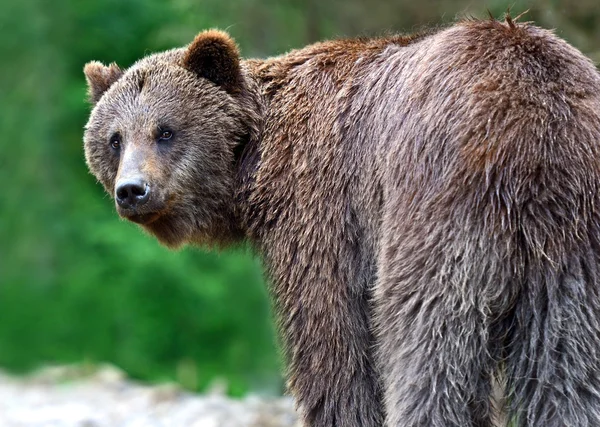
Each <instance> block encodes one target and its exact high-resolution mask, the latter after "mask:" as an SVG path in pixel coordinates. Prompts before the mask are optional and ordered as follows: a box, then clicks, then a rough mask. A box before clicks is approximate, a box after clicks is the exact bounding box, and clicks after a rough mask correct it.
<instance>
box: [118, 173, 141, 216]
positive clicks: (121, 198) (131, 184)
mask: <svg viewBox="0 0 600 427" xmlns="http://www.w3.org/2000/svg"><path fill="white" fill-rule="evenodd" d="M149 198H150V186H149V185H148V183H147V182H145V181H144V180H142V179H141V178H133V179H131V178H130V179H125V180H121V181H119V182H118V183H117V186H116V190H115V199H116V200H117V204H118V205H119V206H120V207H121V208H123V209H135V208H137V207H139V206H141V205H143V204H144V203H146V202H147V201H148V199H149Z"/></svg>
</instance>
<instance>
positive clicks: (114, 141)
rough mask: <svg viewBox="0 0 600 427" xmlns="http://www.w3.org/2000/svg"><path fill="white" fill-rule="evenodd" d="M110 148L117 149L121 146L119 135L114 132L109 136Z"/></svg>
mask: <svg viewBox="0 0 600 427" xmlns="http://www.w3.org/2000/svg"><path fill="white" fill-rule="evenodd" d="M110 148H112V149H113V150H118V149H119V148H121V135H119V134H118V133H115V134H114V135H113V136H111V137H110Z"/></svg>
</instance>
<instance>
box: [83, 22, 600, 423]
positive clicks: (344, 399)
mask: <svg viewBox="0 0 600 427" xmlns="http://www.w3.org/2000/svg"><path fill="white" fill-rule="evenodd" d="M85 74H86V77H87V80H88V83H89V94H90V98H91V101H92V103H93V104H94V109H93V111H92V113H91V117H90V119H89V122H88V124H87V127H86V131H85V154H86V159H87V163H88V165H89V167H90V170H91V171H92V173H93V174H94V175H95V176H96V177H97V178H98V180H99V181H100V182H101V183H102V184H103V185H104V187H105V188H106V190H107V191H108V193H109V194H111V195H112V196H113V197H114V198H115V200H116V208H117V211H118V212H119V214H120V215H121V216H122V217H124V218H127V219H129V220H131V221H134V222H136V223H138V224H140V225H141V227H142V228H144V229H145V230H146V231H148V232H149V233H151V234H153V235H155V236H156V237H157V238H158V239H159V241H160V242H162V243H163V244H165V245H167V246H169V247H177V246H179V245H182V244H186V243H192V244H201V245H217V246H223V245H227V244H230V243H233V242H239V241H241V240H248V241H250V242H251V243H252V245H253V246H254V247H255V248H256V250H257V252H258V253H260V254H261V256H262V257H263V259H264V263H265V266H266V271H267V276H268V279H269V281H270V291H271V293H272V296H273V299H274V305H275V308H276V312H277V314H278V318H279V323H280V331H281V334H282V335H283V338H284V342H285V344H286V350H287V360H288V379H289V389H290V391H291V393H292V394H293V396H294V397H295V398H296V400H297V403H298V407H299V411H300V413H301V417H302V419H303V422H304V424H305V425H307V426H320V427H324V426H337V427H350V426H353V427H354V426H356V427H361V426H362V427H375V426H382V425H388V426H403V427H407V426H434V427H438V426H439V427H441V426H444V427H445V426H456V427H466V426H490V425H491V423H492V419H491V418H492V415H491V414H492V412H493V402H492V399H491V397H490V396H491V394H492V384H493V382H494V381H495V379H497V378H499V377H500V378H504V394H505V396H504V397H505V402H506V405H505V407H504V410H505V411H506V414H507V418H508V419H509V420H510V423H511V425H513V426H600V188H599V187H600V74H599V73H598V71H597V70H596V68H595V67H594V65H593V64H592V63H591V61H589V60H588V59H586V58H585V57H584V56H583V55H582V54H581V53H580V52H579V51H578V50H577V49H575V48H573V47H571V46H570V45H569V44H567V43H566V42H564V41H563V40H561V39H559V38H558V37H557V36H555V35H554V34H553V33H552V32H551V31H547V30H543V29H540V28H538V27H536V26H533V25H531V24H516V23H515V22H514V21H513V20H511V19H510V18H507V20H506V22H498V21H494V20H487V21H473V20H467V21H464V22H460V23H457V24H455V25H454V26H451V27H448V28H445V29H440V30H438V31H436V32H430V33H427V34H422V35H419V36H415V37H402V36H393V37H383V38H376V39H350V40H337V41H329V42H324V43H317V44H314V45H311V46H308V47H306V48H303V49H300V50H295V51H292V52H290V53H288V54H285V55H282V56H279V57H275V58H269V59H265V60H258V59H251V60H241V59H240V56H239V53H238V49H237V47H236V45H235V43H234V42H233V41H232V39H231V38H230V37H229V36H228V35H227V34H225V33H223V32H219V31H214V30H212V31H206V32H203V33H200V34H199V35H198V36H197V37H196V39H195V40H194V41H193V42H192V43H191V44H190V45H189V46H187V47H184V48H180V49H175V50H171V51H168V52H164V53H159V54H154V55H151V56H148V57H146V58H143V59H142V60H140V61H139V62H137V63H136V64H134V65H133V66H132V67H131V68H129V69H127V70H125V71H122V70H121V69H120V68H119V67H118V66H116V65H114V64H113V65H110V66H104V65H102V64H100V63H98V62H91V63H89V64H87V65H86V67H85Z"/></svg>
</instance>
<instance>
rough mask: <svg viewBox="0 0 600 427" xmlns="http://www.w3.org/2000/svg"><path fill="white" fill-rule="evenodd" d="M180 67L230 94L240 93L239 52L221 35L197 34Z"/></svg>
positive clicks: (228, 38)
mask: <svg viewBox="0 0 600 427" xmlns="http://www.w3.org/2000/svg"><path fill="white" fill-rule="evenodd" d="M183 66H184V68H186V69H188V70H190V71H192V72H194V73H195V74H196V75H197V76H199V77H203V78H205V79H207V80H210V81H211V82H213V83H214V84H216V85H217V86H219V87H221V88H223V89H224V90H225V91H226V92H228V93H230V94H235V93H238V92H239V91H240V90H241V89H242V86H243V79H242V71H241V69H240V52H239V50H238V48H237V45H236V44H235V42H234V41H233V39H232V38H231V37H229V34H227V33H225V32H223V31H219V30H207V31H203V32H201V33H200V34H198V35H197V36H196V38H195V39H194V41H193V42H192V43H191V44H190V45H189V46H188V48H187V51H186V52H185V56H184V58H183Z"/></svg>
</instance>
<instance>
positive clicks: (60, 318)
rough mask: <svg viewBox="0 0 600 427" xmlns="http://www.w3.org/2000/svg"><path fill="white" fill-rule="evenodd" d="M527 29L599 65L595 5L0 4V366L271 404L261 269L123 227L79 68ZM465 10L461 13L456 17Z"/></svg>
mask: <svg viewBox="0 0 600 427" xmlns="http://www.w3.org/2000/svg"><path fill="white" fill-rule="evenodd" d="M509 3H510V4H512V5H513V15H515V14H518V13H520V12H522V11H523V10H525V9H527V8H531V12H530V13H529V14H528V15H527V18H523V19H528V20H535V21H536V22H538V23H539V24H541V25H543V26H545V27H549V28H552V27H555V28H558V29H559V31H558V32H559V34H560V35H561V36H562V37H565V38H566V39H568V40H570V41H571V42H572V43H574V44H575V45H576V46H578V47H579V48H581V49H582V50H583V51H584V52H586V53H587V54H589V55H590V56H592V57H594V58H595V59H596V60H600V55H599V52H600V9H598V8H597V0H580V1H578V2H577V3H576V4H575V3H572V2H568V1H566V0H562V1H558V0H547V1H537V2H526V1H516V2H515V1H511V2H501V1H497V0H493V1H490V2H489V4H486V5H483V4H482V5H481V6H477V8H476V6H474V5H473V3H472V2H468V1H466V0H459V1H455V2H442V1H440V0H422V1H420V2H412V1H408V0H403V1H384V0H368V1H367V0H344V1H341V0H332V1H330V2H318V1H316V0H309V1H300V0H289V1H276V0H246V1H243V0H231V1H226V2H225V1H221V0H203V1H194V0H172V1H168V2H165V1H161V0H128V1H123V0H102V1H94V2H81V1H75V0H56V1H53V2H46V1H42V0H31V1H18V0H8V1H5V2H4V3H3V6H2V14H0V29H1V31H2V37H1V38H0V53H2V55H1V58H2V65H1V66H0V94H1V99H2V103H1V104H0V129H1V130H2V132H1V137H0V149H1V150H0V182H1V183H2V184H1V185H2V190H1V191H0V366H2V367H5V368H8V369H11V370H15V371H24V370H28V369H31V368H33V367H36V366H38V365H40V364H46V363H73V362H86V363H96V362H104V361H106V362H111V363H114V364H116V365H118V366H119V367H121V368H123V369H125V370H126V371H127V372H128V373H129V374H130V375H132V376H133V377H135V378H139V379H144V380H148V381H162V380H178V381H180V382H182V383H183V384H184V385H185V386H186V387H188V388H191V389H198V390H201V389H203V388H204V387H205V386H206V385H208V384H210V382H211V381H213V380H214V379H215V378H225V379H226V381H227V383H228V384H229V392H230V393H232V394H234V395H240V394H242V393H244V392H246V391H248V390H249V389H254V390H262V391H266V392H278V391H279V390H280V389H281V384H282V382H281V379H280V377H279V374H278V372H279V364H278V356H277V351H276V345H275V339H274V334H273V328H272V326H271V324H272V319H271V316H270V314H269V303H268V299H267V297H266V289H265V286H264V285H263V283H262V277H261V273H260V265H259V262H258V261H257V260H255V259H254V258H253V257H252V256H251V254H250V253H249V251H248V250H247V249H245V248H237V249H235V250H231V251H228V252H226V253H222V254H217V253H214V252H208V251H205V250H198V249H186V250H183V251H180V252H178V253H173V252H169V251H168V250H166V249H164V248H162V247H160V246H159V245H158V243H156V242H155V240H154V239H152V238H150V237H148V236H146V235H144V234H143V233H141V232H140V231H139V230H138V229H137V228H136V226H134V225H132V224H128V223H125V222H123V221H119V220H118V218H117V216H116V214H115V212H114V208H113V204H112V201H111V200H110V198H109V197H108V196H107V195H106V194H105V193H104V192H103V190H102V188H101V187H100V185H99V184H97V183H96V182H95V181H94V179H93V177H92V176H91V175H90V174H88V172H87V169H86V166H85V163H84V159H83V151H82V142H81V139H82V131H83V126H84V124H85V122H86V119H87V114H88V111H89V107H88V105H87V104H86V102H85V82H84V77H83V73H82V68H83V65H84V64H85V63H86V62H87V61H89V60H92V59H96V60H100V61H103V62H106V63H108V62H112V61H116V62H117V63H119V64H120V65H122V66H128V65H130V64H131V63H133V62H134V61H135V60H136V59H138V58H139V57H141V56H143V55H145V54H147V53H149V52H154V51H158V50H163V49H167V48H171V47H175V46H181V45H184V44H186V43H188V42H189V41H190V40H192V38H193V36H194V35H195V33H196V32H197V31H199V30H201V29H205V28H210V27H218V28H223V29H227V30H228V31H229V32H230V33H231V34H232V35H233V36H234V37H235V38H236V39H237V40H238V41H239V43H240V46H241V49H242V52H243V53H244V55H246V56H266V55H271V54H277V53H282V52H284V51H286V50H289V49H291V48H294V47H299V46H302V45H304V44H307V43H309V42H312V41H315V40H317V39H320V38H327V37H337V36H352V35H357V34H363V35H364V34H376V33H381V32H385V31H387V30H389V31H413V30H415V29H419V28H420V27H421V26H422V25H427V24H430V25H431V24H438V23H441V22H448V21H452V20H453V19H454V18H455V17H456V16H465V15H467V14H468V13H472V14H474V15H476V16H485V15H486V13H487V12H486V8H489V9H490V10H491V11H492V13H493V14H494V15H495V16H501V15H502V13H503V11H504V10H505V9H506V6H507V4H509ZM468 5H470V9H466V7H467V6H468Z"/></svg>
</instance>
